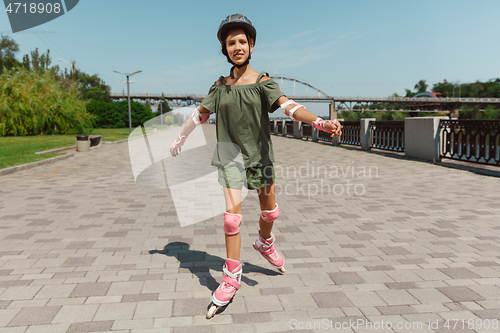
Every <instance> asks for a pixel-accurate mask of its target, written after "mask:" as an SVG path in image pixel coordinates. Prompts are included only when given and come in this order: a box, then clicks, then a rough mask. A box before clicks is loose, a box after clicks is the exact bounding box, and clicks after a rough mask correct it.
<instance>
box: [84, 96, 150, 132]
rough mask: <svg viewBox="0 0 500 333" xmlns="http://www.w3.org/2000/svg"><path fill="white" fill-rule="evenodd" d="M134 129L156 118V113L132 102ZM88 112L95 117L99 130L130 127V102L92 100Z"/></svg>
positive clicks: (95, 124) (95, 123)
mask: <svg viewBox="0 0 500 333" xmlns="http://www.w3.org/2000/svg"><path fill="white" fill-rule="evenodd" d="M130 109H131V113H132V127H137V126H140V125H142V124H143V123H145V122H146V121H148V120H150V119H152V118H154V113H153V112H152V111H151V109H150V108H148V107H147V106H145V105H143V104H141V103H139V102H134V101H131V102H130ZM87 112H88V113H90V114H92V115H94V116H95V119H94V126H95V127H99V128H122V127H128V101H121V102H110V103H105V102H99V101H95V100H92V101H91V102H90V103H89V104H88V105H87Z"/></svg>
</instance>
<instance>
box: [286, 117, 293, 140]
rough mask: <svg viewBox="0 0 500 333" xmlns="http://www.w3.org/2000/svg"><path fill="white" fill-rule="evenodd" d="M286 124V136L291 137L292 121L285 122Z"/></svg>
mask: <svg viewBox="0 0 500 333" xmlns="http://www.w3.org/2000/svg"><path fill="white" fill-rule="evenodd" d="M285 124H286V135H287V136H288V135H291V136H293V121H287V122H285Z"/></svg>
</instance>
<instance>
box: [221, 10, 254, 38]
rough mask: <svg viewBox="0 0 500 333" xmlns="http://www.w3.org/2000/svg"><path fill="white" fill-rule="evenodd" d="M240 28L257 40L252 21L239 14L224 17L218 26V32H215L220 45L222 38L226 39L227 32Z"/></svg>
mask: <svg viewBox="0 0 500 333" xmlns="http://www.w3.org/2000/svg"><path fill="white" fill-rule="evenodd" d="M237 28H241V29H243V30H244V31H245V32H246V33H248V34H249V36H250V37H251V38H252V39H253V41H254V43H255V39H256V38H257V30H255V28H254V26H253V24H252V21H250V20H249V19H248V18H247V17H246V16H244V15H241V14H233V15H229V16H228V17H226V18H225V19H224V20H223V21H222V23H221V24H220V26H219V31H217V38H218V39H219V41H220V42H221V43H222V42H223V38H225V37H226V35H227V32H228V31H229V30H231V29H237Z"/></svg>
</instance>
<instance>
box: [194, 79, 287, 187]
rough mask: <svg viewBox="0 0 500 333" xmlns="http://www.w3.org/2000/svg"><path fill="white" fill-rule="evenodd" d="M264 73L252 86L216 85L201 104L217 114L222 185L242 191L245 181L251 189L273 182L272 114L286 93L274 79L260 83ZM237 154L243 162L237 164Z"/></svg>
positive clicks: (217, 153)
mask: <svg viewBox="0 0 500 333" xmlns="http://www.w3.org/2000/svg"><path fill="white" fill-rule="evenodd" d="M264 74H267V73H266V72H261V73H260V74H259V76H258V78H257V81H256V82H255V83H253V84H245V85H224V84H221V83H214V84H213V85H212V87H210V90H209V92H208V96H207V97H205V99H203V101H202V102H201V104H202V105H203V106H204V107H205V108H206V109H208V110H210V111H211V112H214V113H215V114H216V133H217V148H216V149H215V152H214V156H213V158H212V165H214V166H216V167H218V168H219V182H220V183H221V185H222V186H225V187H229V188H235V189H241V188H242V185H243V183H242V181H244V180H245V179H244V178H246V182H247V187H248V188H249V189H256V188H261V187H264V186H266V185H269V184H271V183H272V182H274V178H275V177H274V170H273V167H272V166H273V163H274V154H273V145H272V142H271V133H270V126H269V113H272V112H274V111H275V110H276V109H277V108H278V105H276V104H274V102H276V101H277V100H278V98H280V97H281V96H284V95H285V94H284V93H283V92H282V91H281V89H280V88H279V85H278V84H277V83H276V82H275V81H274V80H272V79H269V80H265V81H260V79H261V78H262V76H263V75H264ZM238 152H241V155H240V156H242V159H243V161H242V162H241V163H238V162H237V161H236V162H235V156H236V155H237V153H238ZM245 175H246V177H245ZM242 177H243V178H242Z"/></svg>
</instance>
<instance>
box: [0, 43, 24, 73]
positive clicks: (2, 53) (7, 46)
mask: <svg viewBox="0 0 500 333" xmlns="http://www.w3.org/2000/svg"><path fill="white" fill-rule="evenodd" d="M17 52H19V45H18V44H17V43H16V42H15V41H14V40H13V39H11V38H9V37H8V36H4V35H0V71H1V70H2V68H6V69H11V68H13V67H17V66H19V61H17V60H16V53H17Z"/></svg>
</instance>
